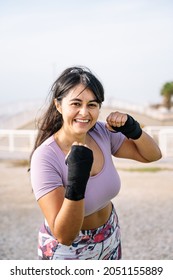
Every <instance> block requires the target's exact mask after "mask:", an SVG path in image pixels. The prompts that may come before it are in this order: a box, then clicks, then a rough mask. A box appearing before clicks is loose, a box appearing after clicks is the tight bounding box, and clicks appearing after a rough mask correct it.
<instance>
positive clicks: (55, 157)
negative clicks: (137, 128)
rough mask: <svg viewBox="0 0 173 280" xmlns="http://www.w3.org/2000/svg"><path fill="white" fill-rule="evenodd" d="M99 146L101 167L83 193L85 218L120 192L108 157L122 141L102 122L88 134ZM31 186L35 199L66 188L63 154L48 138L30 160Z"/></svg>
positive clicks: (110, 158)
mask: <svg viewBox="0 0 173 280" xmlns="http://www.w3.org/2000/svg"><path fill="white" fill-rule="evenodd" d="M88 133H89V135H90V136H91V137H92V138H93V139H94V140H95V142H96V143H97V144H98V146H99V147H100V149H101V151H102V153H103V156H104V166H103V168H102V170H101V172H100V173H98V174H97V175H95V176H92V177H90V178H89V180H88V183H87V186H86V192H85V216H87V215H90V214H92V213H94V212H95V211H98V210H99V209H102V208H104V207H105V206H106V205H107V204H108V203H109V201H110V200H111V199H112V198H114V197H115V196H116V195H117V194H118V192H119V190H120V178H119V175H118V173H117V171H116V169H115V166H114V164H113V161H112V157H111V155H113V154H115V153H116V151H117V150H118V149H119V147H120V146H121V144H122V142H123V141H124V138H125V136H124V135H123V134H121V133H112V132H110V131H109V130H108V129H106V127H105V124H104V123H103V122H97V123H96V125H95V127H94V129H92V130H91V131H89V132H88ZM31 184H32V187H33V191H34V194H35V197H36V199H37V200H38V199H39V198H40V197H42V196H43V195H45V194H47V193H48V192H50V191H52V190H54V189H56V188H57V187H59V186H62V185H63V186H66V185H67V165H66V164H65V154H64V153H63V152H62V151H61V149H60V148H59V146H58V145H57V143H56V142H55V140H54V136H51V137H49V138H48V139H47V140H46V141H45V142H43V143H42V144H41V145H40V146H39V147H38V148H37V149H36V150H35V151H34V154H33V156H32V160H31Z"/></svg>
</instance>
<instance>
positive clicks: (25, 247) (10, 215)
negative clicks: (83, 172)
mask: <svg viewBox="0 0 173 280" xmlns="http://www.w3.org/2000/svg"><path fill="white" fill-rule="evenodd" d="M115 164H116V165H117V168H118V170H119V174H120V177H121V180H122V188H121V191H120V193H119V195H118V196H117V197H116V198H115V199H114V200H113V203H114V204H115V207H116V209H117V213H118V215H119V219H120V225H121V230H122V248H123V259H127V260H132V259H139V260H141V259H155V260H158V259H163V260H172V259H173V166H172V161H171V160H170V161H168V162H167V161H164V162H163V161H161V162H160V163H158V164H156V163H153V164H150V165H149V166H150V167H151V168H152V167H153V166H155V165H157V166H159V167H160V168H163V169H162V170H161V171H158V172H141V171H140V170H138V171H135V172H134V171H127V170H126V171H125V170H122V169H124V168H129V167H131V168H132V169H133V168H134V167H136V166H137V167H139V168H141V167H142V166H141V165H140V164H139V165H138V164H137V165H136V164H133V163H132V162H131V163H130V162H129V161H121V160H120V161H119V160H118V161H117V160H116V161H115ZM145 166H146V165H145ZM164 168H166V169H164ZM0 217H1V221H0V233H1V238H0V259H1V260H2V259H7V260H8V259H11V260H12V259H13V260H16V259H18V260H26V259H32V260H34V259H37V234H38V229H39V226H40V224H41V222H42V220H43V217H42V214H41V212H40V209H39V208H38V205H37V203H36V201H35V198H34V195H33V193H32V190H31V185H30V178H29V174H28V172H27V166H19V165H17V164H16V163H14V162H13V161H9V160H8V161H7V160H4V161H1V162H0Z"/></svg>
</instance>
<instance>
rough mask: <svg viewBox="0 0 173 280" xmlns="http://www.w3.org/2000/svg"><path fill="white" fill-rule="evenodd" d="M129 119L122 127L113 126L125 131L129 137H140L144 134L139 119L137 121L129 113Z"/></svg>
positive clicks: (117, 129) (119, 130)
mask: <svg viewBox="0 0 173 280" xmlns="http://www.w3.org/2000/svg"><path fill="white" fill-rule="evenodd" d="M127 117H128V118H127V121H126V122H125V124H124V125H123V126H121V127H115V126H112V128H113V129H114V130H115V131H117V132H121V133H123V134H124V135H125V136H126V137H127V138H131V139H134V140H135V139H138V138H139V137H140V136H141V134H142V129H141V128H140V125H139V123H138V122H137V121H135V120H134V119H133V118H132V117H131V116H129V115H127Z"/></svg>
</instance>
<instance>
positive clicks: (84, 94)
mask: <svg viewBox="0 0 173 280" xmlns="http://www.w3.org/2000/svg"><path fill="white" fill-rule="evenodd" d="M51 92H52V99H51V102H50V106H49V108H48V109H47V111H46V113H45V114H44V116H43V118H42V123H41V127H40V129H39V131H38V136H37V139H36V142H35V147H34V152H33V153H32V157H31V182H32V187H33V190H34V194H35V197H36V199H37V201H38V204H39V206H40V208H41V210H42V213H43V215H44V217H45V222H44V223H43V225H42V226H41V228H40V231H39V248H38V254H39V259H48V260H49V259H61V260H62V259H71V260H75V259H86V260H87V259H96V260H98V259H106V260H109V259H110V260H111V259H112V260H113V259H121V240H120V229H119V223H118V217H117V214H116V211H115V209H114V206H113V204H112V202H111V199H113V198H114V197H115V196H116V195H117V194H118V192H119V189H120V179H119V176H118V173H117V171H116V169H115V167H114V164H113V161H112V157H111V156H112V155H113V156H115V157H121V158H128V159H133V160H137V161H140V162H151V161H155V160H158V159H160V157H161V153H160V150H159V148H158V146H157V145H156V144H155V142H154V141H153V139H152V138H151V137H150V136H149V135H147V134H146V133H145V132H144V131H142V129H141V128H140V125H139V124H138V122H137V121H135V120H134V119H133V118H132V117H131V116H129V115H127V114H123V113H120V112H113V113H111V114H110V115H109V116H108V117H107V119H106V122H105V123H103V122H99V121H98V117H99V111H100V108H101V104H102V102H103V101H104V90H103V86H102V84H101V83H100V81H99V80H98V79H97V78H96V77H95V76H94V75H93V74H92V73H91V71H90V70H89V69H87V68H84V67H71V68H68V69H66V70H65V71H64V72H63V73H62V74H61V75H60V76H59V78H58V79H57V80H56V81H55V83H54V84H53V86H52V90H51Z"/></svg>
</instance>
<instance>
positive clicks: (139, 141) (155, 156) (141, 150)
mask: <svg viewBox="0 0 173 280" xmlns="http://www.w3.org/2000/svg"><path fill="white" fill-rule="evenodd" d="M107 128H108V129H109V130H111V131H117V132H121V133H123V134H124V135H125V136H126V138H125V140H124V142H123V143H122V145H121V147H120V148H119V149H118V151H117V152H116V153H115V155H114V156H116V157H121V158H129V159H133V160H137V161H140V162H152V161H156V160H159V159H160V158H161V157H162V155H161V151H160V149H159V147H158V145H157V144H156V143H155V141H154V140H153V138H152V137H150V136H149V135H148V134H147V133H146V132H144V131H143V130H142V129H141V127H140V125H139V123H138V122H137V121H136V120H134V119H133V118H132V117H131V116H129V115H127V114H124V113H120V112H113V113H111V114H110V115H109V116H108V117H107Z"/></svg>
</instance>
